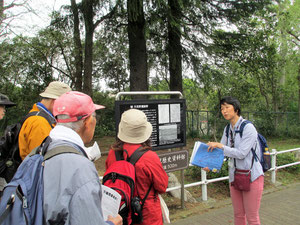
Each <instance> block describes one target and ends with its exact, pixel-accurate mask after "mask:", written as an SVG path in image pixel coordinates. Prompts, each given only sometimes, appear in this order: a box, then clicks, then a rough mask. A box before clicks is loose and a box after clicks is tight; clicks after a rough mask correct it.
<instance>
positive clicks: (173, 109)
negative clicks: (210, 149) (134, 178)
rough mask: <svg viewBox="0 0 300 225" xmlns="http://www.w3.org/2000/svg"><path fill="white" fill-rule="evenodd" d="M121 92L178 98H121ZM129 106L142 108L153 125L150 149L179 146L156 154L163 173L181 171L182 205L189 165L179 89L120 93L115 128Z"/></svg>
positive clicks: (184, 110)
mask: <svg viewBox="0 0 300 225" xmlns="http://www.w3.org/2000/svg"><path fill="white" fill-rule="evenodd" d="M123 95H178V96H179V98H178V99H173V98H172V99H136V100H123V101H121V100H120V97H121V96H123ZM129 109H138V110H141V111H143V112H144V113H145V114H146V116H147V119H148V121H149V122H150V123H151V125H152V127H153V131H152V135H151V137H150V138H151V142H152V144H151V145H152V149H153V150H161V149H171V148H180V149H181V150H180V151H173V152H168V153H164V154H160V155H158V156H159V158H160V161H161V163H162V166H163V168H164V170H165V171H166V172H171V171H176V170H181V207H182V208H184V169H185V168H187V167H188V166H189V162H188V151H187V150H182V148H183V147H185V146H186V104H185V99H183V95H182V93H181V92H179V91H133V92H119V93H118V94H117V95H116V101H115V121H116V131H117V132H118V124H119V122H120V119H121V115H122V113H123V112H125V111H126V110H129Z"/></svg>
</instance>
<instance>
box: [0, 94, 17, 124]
mask: <svg viewBox="0 0 300 225" xmlns="http://www.w3.org/2000/svg"><path fill="white" fill-rule="evenodd" d="M15 105H16V104H15V103H13V102H11V101H9V98H8V97H7V96H6V95H4V94H1V93H0V120H2V119H3V117H4V116H5V112H6V110H5V109H6V108H8V107H12V106H15Z"/></svg>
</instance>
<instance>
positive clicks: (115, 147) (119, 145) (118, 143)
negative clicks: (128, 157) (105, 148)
mask: <svg viewBox="0 0 300 225" xmlns="http://www.w3.org/2000/svg"><path fill="white" fill-rule="evenodd" d="M124 143H125V142H123V141H121V140H120V139H119V138H117V141H116V143H114V144H113V145H112V146H111V149H113V150H115V151H120V150H123V145H124ZM141 145H142V147H143V150H144V149H147V150H148V149H149V150H151V139H150V138H149V139H148V140H147V141H145V142H143V143H141Z"/></svg>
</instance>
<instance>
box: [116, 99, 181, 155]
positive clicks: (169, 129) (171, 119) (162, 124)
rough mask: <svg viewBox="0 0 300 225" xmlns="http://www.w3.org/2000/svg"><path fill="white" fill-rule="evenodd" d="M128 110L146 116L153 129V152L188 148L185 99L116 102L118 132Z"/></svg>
mask: <svg viewBox="0 0 300 225" xmlns="http://www.w3.org/2000/svg"><path fill="white" fill-rule="evenodd" d="M128 109H139V110H142V111H143V112H144V113H145V114H146V116H147V119H148V121H149V122H150V123H151V124H152V127H153V132H152V135H151V141H152V147H153V150H160V149H166V148H177V147H183V146H186V105H185V99H152V100H126V101H115V119H116V131H118V124H119V122H120V118H121V115H122V113H123V112H124V111H126V110H128Z"/></svg>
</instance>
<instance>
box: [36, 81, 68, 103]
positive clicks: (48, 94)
mask: <svg viewBox="0 0 300 225" xmlns="http://www.w3.org/2000/svg"><path fill="white" fill-rule="evenodd" d="M69 91H71V88H70V87H69V85H67V84H65V83H63V82H60V81H52V82H51V83H50V84H49V85H48V87H46V89H45V91H44V92H42V93H41V94H40V96H42V97H44V98H51V99H57V98H59V96H61V95H62V94H64V93H66V92H69Z"/></svg>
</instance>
